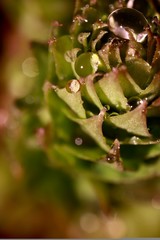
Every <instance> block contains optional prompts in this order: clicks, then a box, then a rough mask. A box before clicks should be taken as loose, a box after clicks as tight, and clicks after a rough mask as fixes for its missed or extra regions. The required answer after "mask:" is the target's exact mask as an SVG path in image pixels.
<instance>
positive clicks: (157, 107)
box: [147, 97, 160, 117]
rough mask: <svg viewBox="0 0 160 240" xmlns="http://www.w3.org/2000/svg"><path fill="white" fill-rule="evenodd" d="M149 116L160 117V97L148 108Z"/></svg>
mask: <svg viewBox="0 0 160 240" xmlns="http://www.w3.org/2000/svg"><path fill="white" fill-rule="evenodd" d="M147 116H148V117H160V97H159V98H157V99H156V100H155V101H154V102H152V104H151V105H150V106H149V107H148V108H147Z"/></svg>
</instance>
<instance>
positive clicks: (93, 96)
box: [82, 74, 103, 110]
mask: <svg viewBox="0 0 160 240" xmlns="http://www.w3.org/2000/svg"><path fill="white" fill-rule="evenodd" d="M95 76H96V74H93V75H89V76H88V77H86V78H85V79H84V81H85V82H84V84H83V85H82V96H83V97H84V98H86V99H87V100H88V101H90V102H91V103H93V104H95V105H96V106H97V107H98V108H99V109H100V110H101V109H102V108H103V105H102V104H101V101H100V100H99V97H98V95H97V93H96V90H95V87H94V82H93V81H94V77H95Z"/></svg>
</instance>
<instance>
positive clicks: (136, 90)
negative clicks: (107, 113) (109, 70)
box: [115, 66, 142, 98]
mask: <svg viewBox="0 0 160 240" xmlns="http://www.w3.org/2000/svg"><path fill="white" fill-rule="evenodd" d="M115 71H117V77H118V79H119V82H120V85H121V87H122V89H123V93H124V95H125V96H126V97H127V98H130V97H132V96H135V95H138V94H140V93H141V92H142V89H141V88H140V87H139V86H138V85H137V84H136V83H135V81H134V80H133V79H132V77H131V76H130V75H129V73H128V71H127V68H126V67H125V66H121V67H120V68H118V69H115Z"/></svg>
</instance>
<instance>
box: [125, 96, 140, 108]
mask: <svg viewBox="0 0 160 240" xmlns="http://www.w3.org/2000/svg"><path fill="white" fill-rule="evenodd" d="M142 103H143V100H142V99H141V98H139V97H131V98H130V99H129V100H128V104H129V106H130V108H131V110H133V109H134V108H136V107H137V106H138V105H140V104H142Z"/></svg>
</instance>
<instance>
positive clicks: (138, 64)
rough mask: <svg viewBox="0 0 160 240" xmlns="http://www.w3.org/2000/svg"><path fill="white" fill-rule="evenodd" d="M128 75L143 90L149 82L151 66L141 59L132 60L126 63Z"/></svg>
mask: <svg viewBox="0 0 160 240" xmlns="http://www.w3.org/2000/svg"><path fill="white" fill-rule="evenodd" d="M126 66H127V69H128V72H129V74H130V75H131V77H132V78H133V79H134V81H135V82H136V83H137V84H138V86H139V87H140V88H142V89H145V88H146V87H147V85H148V83H149V81H150V73H151V66H150V65H149V64H148V63H147V62H146V61H145V60H143V59H142V58H137V59H135V58H132V59H131V60H130V61H126Z"/></svg>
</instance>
